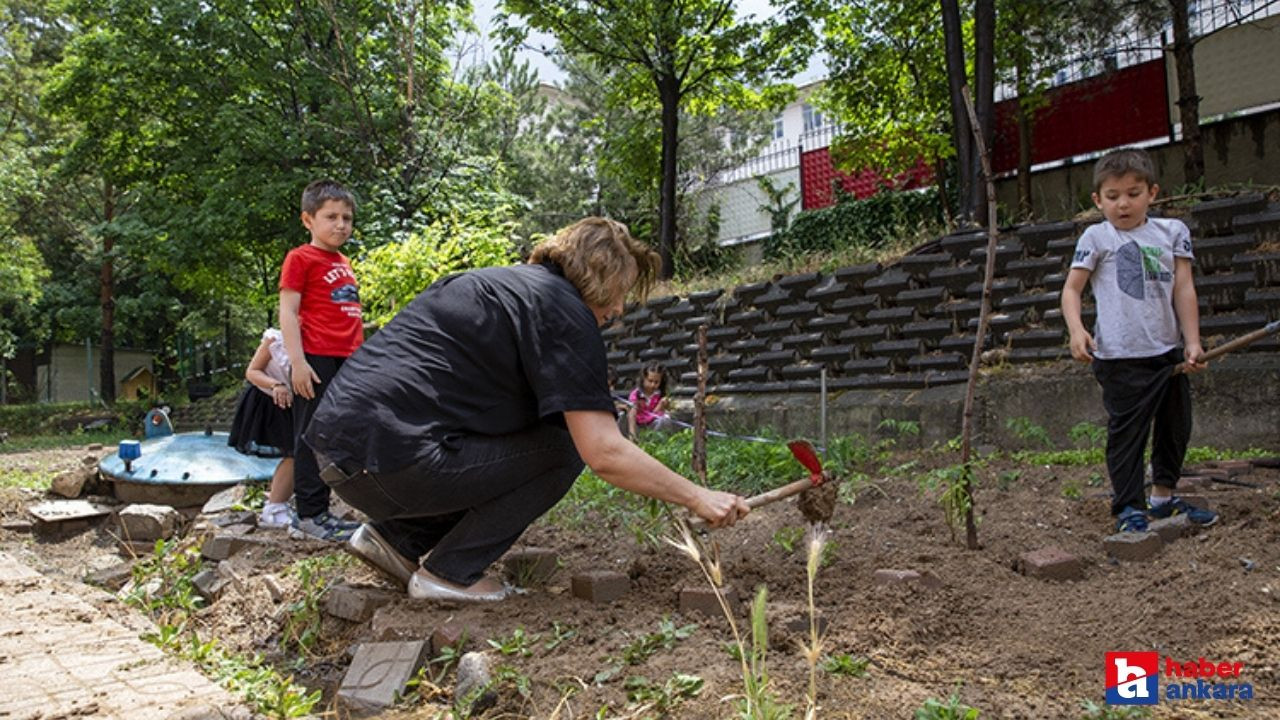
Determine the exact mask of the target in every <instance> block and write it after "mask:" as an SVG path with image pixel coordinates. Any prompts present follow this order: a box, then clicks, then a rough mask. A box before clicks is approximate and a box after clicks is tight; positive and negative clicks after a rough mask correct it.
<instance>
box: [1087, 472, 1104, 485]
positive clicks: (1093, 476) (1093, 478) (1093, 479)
mask: <svg viewBox="0 0 1280 720" xmlns="http://www.w3.org/2000/svg"><path fill="white" fill-rule="evenodd" d="M1105 481H1106V478H1104V477H1102V473H1100V472H1098V471H1097V470H1094V471H1093V472H1091V473H1089V487H1099V486H1101V485H1102V483H1103V482H1105Z"/></svg>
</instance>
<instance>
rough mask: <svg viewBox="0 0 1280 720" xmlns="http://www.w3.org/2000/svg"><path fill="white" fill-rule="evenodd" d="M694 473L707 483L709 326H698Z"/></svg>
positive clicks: (694, 397) (702, 483)
mask: <svg viewBox="0 0 1280 720" xmlns="http://www.w3.org/2000/svg"><path fill="white" fill-rule="evenodd" d="M692 455H693V458H692V463H693V474H694V475H696V476H697V477H698V484H700V485H703V486H705V485H706V484H707V326H706V325H699V326H698V390H697V392H695V393H694V394H693V453H692Z"/></svg>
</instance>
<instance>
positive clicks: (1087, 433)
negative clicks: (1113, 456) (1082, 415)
mask: <svg viewBox="0 0 1280 720" xmlns="http://www.w3.org/2000/svg"><path fill="white" fill-rule="evenodd" d="M1067 437H1069V438H1071V442H1073V443H1075V444H1077V445H1083V446H1085V447H1088V448H1096V447H1101V446H1102V443H1103V442H1104V441H1106V439H1107V429H1106V428H1105V427H1102V426H1101V425H1095V424H1093V423H1091V422H1089V421H1087V420H1086V421H1084V422H1078V423H1076V424H1075V425H1072V426H1071V429H1070V430H1068V431H1067Z"/></svg>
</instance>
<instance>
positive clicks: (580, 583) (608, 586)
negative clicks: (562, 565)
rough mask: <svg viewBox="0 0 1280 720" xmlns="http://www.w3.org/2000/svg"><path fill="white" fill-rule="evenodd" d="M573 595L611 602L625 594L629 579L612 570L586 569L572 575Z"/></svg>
mask: <svg viewBox="0 0 1280 720" xmlns="http://www.w3.org/2000/svg"><path fill="white" fill-rule="evenodd" d="M570 587H571V590H572V592H573V596H574V597H576V598H582V599H583V600H586V601H588V602H593V603H611V602H613V601H614V600H617V599H618V598H620V597H622V596H623V595H626V594H627V591H628V590H630V589H631V579H630V578H628V577H627V576H626V575H625V574H623V573H620V572H615V571H613V570H588V571H587V572H581V573H578V574H577V575H574V576H573V580H572V581H571V582H570Z"/></svg>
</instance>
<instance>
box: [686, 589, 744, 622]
mask: <svg viewBox="0 0 1280 720" xmlns="http://www.w3.org/2000/svg"><path fill="white" fill-rule="evenodd" d="M720 592H721V594H723V595H724V601H725V604H726V605H728V606H729V612H731V613H733V614H734V615H737V614H738V590H737V589H736V588H734V587H733V586H732V585H725V586H724V587H722V588H720ZM680 612H682V613H685V614H689V613H695V612H699V613H702V614H703V615H706V616H708V617H721V616H723V615H724V610H723V609H722V608H721V607H720V600H719V599H717V598H716V591H715V590H714V589H712V588H711V587H710V586H708V585H694V586H692V587H687V588H684V589H682V590H681V591H680Z"/></svg>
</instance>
